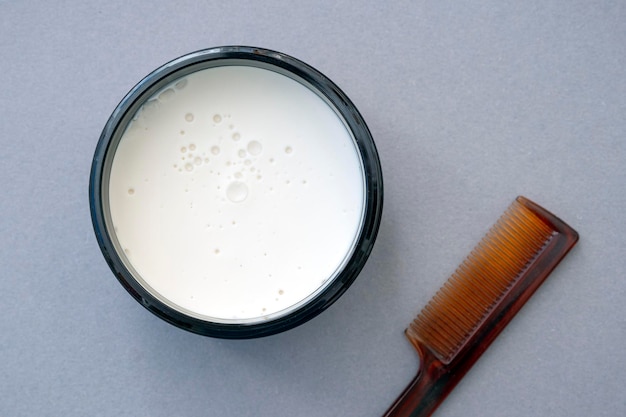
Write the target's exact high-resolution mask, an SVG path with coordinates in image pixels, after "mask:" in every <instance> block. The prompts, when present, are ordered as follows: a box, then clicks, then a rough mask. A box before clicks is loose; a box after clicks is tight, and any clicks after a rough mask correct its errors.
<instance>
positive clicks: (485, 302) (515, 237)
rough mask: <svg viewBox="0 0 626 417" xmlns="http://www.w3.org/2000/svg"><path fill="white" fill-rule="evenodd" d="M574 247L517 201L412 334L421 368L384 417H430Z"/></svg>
mask: <svg viewBox="0 0 626 417" xmlns="http://www.w3.org/2000/svg"><path fill="white" fill-rule="evenodd" d="M577 241H578V233H576V231H575V230H574V229H572V228H571V227H569V226H568V225H567V224H565V223H564V222H563V221H562V220H561V219H559V218H558V217H556V216H554V215H553V214H552V213H550V212H548V211H547V210H545V209H544V208H542V207H540V206H539V205H537V204H535V203H533V202H532V201H530V200H528V199H526V198H524V197H518V198H517V199H516V201H515V202H513V204H512V205H511V206H510V207H509V209H508V210H507V211H506V212H505V213H504V215H502V217H501V218H500V219H499V220H498V222H497V223H496V224H495V225H494V226H493V227H492V228H491V229H490V230H489V232H488V233H487V235H486V236H485V237H484V238H483V240H482V241H481V242H480V243H479V244H478V245H477V246H476V248H475V249H474V250H473V251H472V253H471V254H470V255H469V256H468V258H467V259H466V260H465V261H464V262H463V263H462V264H461V266H460V267H459V268H458V269H457V271H456V272H455V273H454V274H453V275H452V276H451V277H450V279H449V280H448V282H446V284H445V285H444V286H443V287H442V288H441V289H440V290H439V292H437V294H436V295H435V296H434V297H433V299H432V300H431V301H430V302H429V303H428V305H427V306H426V307H425V308H424V309H423V310H422V312H421V313H420V314H419V315H418V316H417V318H416V319H415V320H414V321H413V322H412V323H411V325H410V326H409V328H408V329H407V331H406V335H407V337H408V338H409V340H410V341H411V343H412V344H413V346H415V348H416V350H417V351H418V354H419V356H420V361H421V366H420V370H419V373H418V375H417V376H416V377H415V379H414V380H413V381H412V382H411V383H410V384H409V386H408V387H407V388H406V389H405V390H404V392H403V393H402V394H401V395H400V397H398V399H397V400H396V402H395V403H394V404H393V405H392V406H391V407H390V408H389V410H388V411H387V412H386V413H385V417H405V416H411V417H426V416H430V415H431V414H432V413H433V412H434V411H435V409H436V408H437V407H438V406H439V404H441V402H442V401H443V400H444V399H445V397H446V396H447V395H448V394H449V393H450V391H452V389H453V388H454V387H455V386H456V384H457V383H458V382H459V381H460V380H461V378H462V377H463V376H464V375H465V374H466V373H467V371H468V370H469V369H470V368H471V367H472V365H473V364H474V363H475V362H476V361H477V360H478V358H479V357H480V356H481V355H482V353H483V352H484V351H485V350H486V349H487V348H488V347H489V345H490V344H491V342H493V340H494V339H495V338H496V337H497V336H498V334H499V333H500V332H501V331H502V329H503V328H504V327H505V326H506V325H507V324H508V323H509V322H510V321H511V319H512V318H513V317H514V316H515V314H516V313H517V312H518V311H519V310H520V309H521V308H522V306H523V305H524V303H526V301H527V300H528V299H529V298H530V296H531V295H532V294H533V293H534V292H535V290H536V289H537V288H538V287H539V285H541V283H542V282H543V281H545V279H546V278H547V277H548V275H549V274H550V272H552V270H553V269H554V268H555V267H556V266H557V265H558V263H559V262H560V261H561V259H563V257H564V256H565V255H566V254H567V253H568V252H569V250H570V249H571V248H572V247H573V246H574V245H575V244H576V242H577Z"/></svg>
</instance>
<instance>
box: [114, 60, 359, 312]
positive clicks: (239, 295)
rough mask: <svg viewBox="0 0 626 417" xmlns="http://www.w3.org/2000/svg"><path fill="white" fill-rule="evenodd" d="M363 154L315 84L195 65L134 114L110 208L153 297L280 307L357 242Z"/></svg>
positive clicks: (181, 303)
mask: <svg viewBox="0 0 626 417" xmlns="http://www.w3.org/2000/svg"><path fill="white" fill-rule="evenodd" d="M364 188H365V185H364V176H363V168H362V163H361V159H360V157H359V154H358V151H357V149H356V145H355V143H354V140H353V139H352V136H351V134H350V133H349V131H348V129H347V128H346V126H345V125H344V123H343V121H342V120H341V119H340V117H338V116H337V114H336V113H335V112H334V111H333V110H332V109H331V108H330V107H329V105H328V104H327V103H326V102H325V101H324V100H322V99H321V98H320V97H319V96H318V95H317V94H315V93H314V92H312V91H311V90H310V89H308V88H307V87H305V86H304V85H302V84H300V83H298V82H297V81H294V80H293V79H291V78H289V77H287V76H284V75H281V74H278V73H276V72H273V71H270V70H266V69H261V68H256V67H248V66H223V67H216V68H210V69H205V70H201V71H198V72H195V73H192V74H189V75H187V76H186V77H185V78H183V79H179V80H177V81H175V82H173V83H172V84H171V85H169V86H166V87H165V88H163V89H162V90H161V91H159V92H158V93H157V94H155V95H154V97H152V98H151V99H150V100H148V101H147V102H146V103H145V104H144V105H143V106H142V108H141V109H140V110H139V111H138V112H137V114H136V115H135V117H134V118H133V121H132V122H131V124H130V125H129V126H128V128H127V129H126V131H125V132H124V134H123V136H122V138H121V140H120V143H119V146H118V147H117V150H116V152H115V156H114V159H113V163H112V167H111V174H110V182H109V196H108V197H109V205H110V213H111V219H112V222H113V225H114V230H115V234H116V237H117V240H118V242H119V245H120V246H121V248H123V251H124V253H125V257H126V258H127V262H128V263H129V264H130V265H131V266H132V269H134V270H135V271H136V272H137V274H138V275H139V277H138V278H139V279H140V280H143V281H144V283H145V284H147V286H148V287H149V288H148V289H149V291H151V292H152V293H153V294H154V295H155V296H157V297H158V298H160V299H161V300H163V301H165V302H166V303H168V304H170V305H172V306H174V307H175V308H178V309H182V310H185V311H186V312H188V313H190V314H192V315H194V316H199V317H201V318H209V319H211V320H216V321H222V322H230V321H231V320H235V321H243V322H255V321H261V320H267V319H270V318H273V317H277V316H281V315H283V314H286V313H288V312H289V311H292V310H294V309H295V308H297V306H299V305H300V304H301V303H302V302H303V300H306V299H307V298H308V297H310V296H311V295H312V294H315V293H316V292H317V291H320V290H321V289H323V288H324V287H325V286H326V285H327V284H328V283H329V281H330V278H332V277H333V276H334V275H335V274H336V271H337V270H338V269H339V268H340V267H341V266H342V265H343V264H344V262H345V260H346V258H347V256H349V254H350V253H351V251H352V250H353V247H354V244H355V239H356V236H357V234H358V231H359V229H360V227H361V224H362V218H363V211H364V193H365V192H364Z"/></svg>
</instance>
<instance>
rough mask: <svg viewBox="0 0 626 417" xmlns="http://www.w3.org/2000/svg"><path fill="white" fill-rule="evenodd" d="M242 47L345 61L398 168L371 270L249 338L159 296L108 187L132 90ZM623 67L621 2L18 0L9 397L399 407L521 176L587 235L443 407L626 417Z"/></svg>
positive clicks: (128, 405)
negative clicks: (108, 223)
mask: <svg viewBox="0 0 626 417" xmlns="http://www.w3.org/2000/svg"><path fill="white" fill-rule="evenodd" d="M227 44H245V45H253V46H261V47H266V48H271V49H276V50H279V51H282V52H285V53H287V54H290V55H292V56H295V57H297V58H299V59H301V60H304V61H305V62H308V63H309V64H311V65H313V66H315V67H316V68H318V69H319V70H321V71H322V72H324V73H325V74H326V75H327V76H329V77H330V78H331V79H332V80H334V81H335V82H336V83H337V84H338V85H339V86H340V87H341V88H342V89H343V90H344V91H345V92H346V93H347V94H348V96H350V97H351V99H352V100H353V101H354V102H355V104H356V105H357V107H358V108H359V110H360V111H361V113H362V114H363V116H364V117H365V119H366V121H367V122H368V124H369V127H370V130H371V131H372V134H373V136H374V138H375V140H376V143H377V146H378V149H379V152H380V157H381V160H382V164H383V169H384V176H385V186H386V189H385V191H386V194H385V207H384V216H383V221H382V225H381V229H380V233H379V238H378V241H377V243H376V246H375V248H374V251H373V253H372V255H371V257H370V260H369V262H368V263H367V265H366V267H365V269H364V271H363V272H362V274H361V275H360V276H359V278H358V279H357V281H356V282H355V283H354V285H353V286H352V287H351V288H350V290H349V291H348V292H347V293H346V294H345V295H344V296H343V297H342V298H341V299H340V300H339V301H338V302H337V303H336V304H334V305H333V306H332V307H331V308H330V309H329V310H327V311H326V312H324V313H323V314H322V315H320V316H318V317H317V318H315V319H314V320H312V321H310V322H308V323H307V324H305V325H303V326H301V327H299V328H297V329H294V330H291V331H289V332H287V333H283V334H281V335H277V336H272V337H269V338H265V339H260V340H251V341H250V340H249V341H224V340H215V339H210V338H205V337H201V336H197V335H193V334H190V333H186V332H184V331H182V330H179V329H177V328H174V327H173V326H170V325H168V324H166V323H165V322H163V321H161V320H159V319H157V318H156V317H154V316H152V315H151V314H150V313H148V312H147V311H146V310H144V309H143V308H142V307H141V306H140V305H139V304H138V303H136V302H135V301H134V300H133V299H132V298H131V297H130V296H129V295H128V294H127V293H126V292H125V291H124V290H123V288H122V287H121V286H120V285H119V284H118V283H117V281H116V280H115V278H114V277H113V275H112V274H111V272H110V271H109V269H108V267H107V265H106V263H105V261H104V259H103V257H102V255H101V253H100V250H99V248H98V245H97V243H96V240H95V238H94V235H93V231H92V227H91V221H90V216H89V206H88V199H87V185H88V176H89V169H90V164H91V158H92V155H93V151H94V148H95V146H96V142H97V140H98V137H99V135H100V132H101V130H102V127H103V126H104V123H105V122H106V120H107V118H108V116H109V115H110V113H111V111H112V110H113V109H114V107H115V106H116V104H117V103H118V101H119V100H120V99H121V98H122V97H123V96H124V94H125V93H126V92H127V91H128V90H129V89H130V88H131V87H132V86H133V85H134V84H135V83H136V82H138V81H139V80H140V79H141V78H143V77H144V76H145V75H146V74H147V73H149V72H150V71H152V70H153V69H154V68H156V67H158V66H160V65H161V64H163V63H165V62H167V61H169V60H171V59H173V58H176V57H178V56H180V55H183V54H185V53H188V52H191V51H194V50H197V49H202V48H207V47H211V46H218V45H227ZM625 65H626V6H625V3H624V2H623V1H622V2H617V1H596V2H590V1H545V0H543V1H524V2H520V1H505V2H503V1H471V2H435V1H418V2H408V1H398V2H387V3H383V2H374V1H368V2H357V1H354V0H351V1H343V0H335V1H318V2H306V3H305V2H302V3H299V2H292V1H283V2H281V1H271V2H254V1H232V2H227V1H219V2H215V1H211V2H192V1H168V2H162V1H150V2H132V3H131V2H127V1H118V0H110V1H106V2H101V1H97V2H96V1H81V2H78V1H75V2H68V1H54V2H36V1H6V0H0V75H1V77H2V78H1V85H2V88H1V90H0V91H1V92H0V128H1V131H0V158H1V159H0V191H1V196H2V197H1V199H0V312H1V314H0V415H2V416H120V415H128V416H376V415H380V414H381V413H383V412H384V411H385V409H386V408H387V407H388V406H389V405H390V403H391V402H392V401H393V400H394V399H395V398H396V396H397V395H398V394H399V393H400V392H401V391H402V389H403V388H404V387H405V385H406V384H407V383H408V382H409V380H410V379H411V378H412V376H413V375H414V373H415V371H416V369H417V362H416V360H417V358H416V355H415V353H414V352H413V350H412V348H411V347H410V345H409V343H408V342H407V341H406V340H405V338H404V336H403V331H404V329H405V328H406V326H407V325H408V323H409V322H410V321H411V320H412V319H413V317H414V316H415V315H416V314H417V313H418V312H419V310H420V309H421V308H422V307H423V306H424V305H425V303H426V302H427V301H428V300H429V299H430V297H431V296H432V295H433V294H434V293H435V291H436V290H437V288H438V287H439V286H440V285H441V284H443V282H444V281H445V280H446V279H447V278H448V276H449V275H450V273H452V272H453V270H454V269H455V268H456V266H457V265H458V264H459V263H460V262H461V260H462V259H463V258H464V257H465V256H466V255H467V254H468V253H469V251H470V250H471V249H472V247H473V246H474V244H475V243H477V242H478V240H479V239H480V238H481V237H482V235H483V234H484V233H485V232H486V230H487V229H488V228H489V227H490V226H491V225H492V224H493V222H494V221H495V220H496V218H497V217H498V216H499V215H500V214H501V213H502V212H503V210H504V209H505V208H506V207H507V206H508V205H509V203H510V202H511V201H512V200H513V199H514V197H515V196H516V195H518V194H523V195H526V196H527V197H529V198H531V199H533V200H535V201H536V202H538V203H539V204H542V205H544V206H545V207H546V208H548V209H550V210H551V211H553V212H554V213H556V214H557V215H559V216H560V217H562V218H563V219H564V220H566V221H567V222H568V223H570V224H571V225H572V226H573V227H575V228H576V229H577V230H578V231H579V232H580V235H581V241H580V242H579V244H578V246H577V247H576V248H575V249H574V250H573V251H572V252H571V253H570V255H569V256H568V257H567V258H566V259H565V260H564V262H563V263H562V264H561V265H560V266H559V268H558V269H557V270H556V271H555V272H554V273H553V275H552V276H551V277H550V278H549V279H548V281H547V282H546V283H545V284H544V285H543V286H542V287H541V288H540V290H539V291H538V292H537V293H536V294H535V296H534V297H533V298H532V299H531V300H530V302H529V303H528V304H527V305H526V306H525V308H524V309H523V310H522V311H521V312H520V314H519V315H518V316H517V317H516V319H515V320H514V321H513V322H512V323H511V324H510V325H509V326H508V327H507V328H506V329H505V331H504V332H503V333H502V334H501V335H500V337H499V338H498V339H497V340H496V342H495V343H494V344H493V345H492V347H491V348H490V349H489V350H488V351H487V353H486V354H485V355H484V356H483V357H482V359H481V360H480V361H479V362H478V363H477V364H476V366H475V367H474V368H473V369H472V370H471V371H470V373H469V374H468V375H467V376H466V377H465V379H464V380H463V381H462V382H461V384H460V385H459V386H458V387H457V388H456V390H455V391H454V392H453V393H452V395H451V396H450V397H449V398H448V400H447V401H446V402H444V404H443V405H442V406H441V408H440V409H439V410H438V412H437V413H436V415H437V416H439V417H444V416H461V415H462V416H468V417H469V416H481V417H487V416H570V417H571V416H580V417H586V416H591V415H593V416H624V415H626V397H625V396H624V386H626V353H625V350H624V344H625V343H626V303H625V302H624V301H625V300H624V299H625V295H626V283H625V281H624V280H625V276H626V268H625V266H626V260H625V256H624V255H625V252H626V238H625V237H624V235H625V232H626V230H625V229H626V213H625V206H626V192H625V189H624V183H625V182H626V164H625V163H626V143H625V140H626V70H625Z"/></svg>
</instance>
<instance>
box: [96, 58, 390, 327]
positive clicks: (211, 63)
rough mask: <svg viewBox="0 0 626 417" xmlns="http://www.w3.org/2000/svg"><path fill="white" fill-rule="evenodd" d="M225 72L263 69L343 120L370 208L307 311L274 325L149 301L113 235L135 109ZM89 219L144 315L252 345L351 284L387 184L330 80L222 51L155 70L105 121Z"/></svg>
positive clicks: (288, 62)
mask: <svg viewBox="0 0 626 417" xmlns="http://www.w3.org/2000/svg"><path fill="white" fill-rule="evenodd" d="M223 65H247V66H253V67H261V68H265V69H270V70H273V71H275V72H278V73H280V74H282V75H286V76H288V77H290V78H292V79H294V80H296V81H298V82H300V83H302V84H304V85H305V86H307V87H308V88H310V89H311V90H312V91H314V92H315V93H317V94H318V96H320V97H321V98H323V99H324V100H325V101H326V102H327V103H328V104H329V105H330V106H331V107H332V108H334V109H335V111H336V112H337V113H338V114H339V115H340V116H341V117H342V118H343V120H344V123H345V124H346V126H347V127H348V128H349V130H350V131H351V133H352V135H353V138H354V141H355V144H356V146H357V148H358V152H359V154H360V157H361V162H362V166H363V170H364V173H363V174H364V180H365V205H364V214H363V216H364V217H363V221H362V225H361V229H360V231H359V234H358V237H357V239H356V242H355V245H354V250H353V251H352V254H351V255H350V256H349V258H348V260H347V262H345V264H344V267H343V269H342V270H341V271H340V272H339V273H338V274H336V275H335V277H334V278H333V281H332V282H331V283H330V284H329V285H327V286H326V287H325V288H324V290H323V291H321V292H319V293H318V294H317V295H316V296H314V297H313V298H312V299H310V300H309V301H308V302H307V303H305V304H304V305H301V306H300V307H299V308H297V309H295V310H294V311H291V312H289V313H288V314H286V315H284V316H281V317H278V318H276V319H273V320H267V321H261V322H254V323H220V322H213V321H207V320H203V319H200V318H198V317H194V316H191V315H189V314H185V313H184V312H182V311H179V310H177V309H175V308H173V307H172V306H169V305H167V304H166V303H164V302H163V301H161V300H159V299H158V298H157V297H155V296H154V295H153V294H151V293H150V292H149V291H148V290H147V289H146V288H144V286H143V285H142V284H141V283H140V282H139V281H138V280H136V279H135V278H134V276H133V274H132V273H131V272H130V271H129V269H128V268H127V267H126V266H125V264H124V262H123V260H122V259H121V257H120V255H119V254H118V251H117V250H116V247H115V244H114V242H113V238H112V236H111V233H110V231H109V230H108V227H107V223H106V217H107V212H106V208H105V204H103V203H104V198H103V186H104V184H105V182H106V181H108V180H107V179H106V178H105V175H106V173H107V169H110V164H111V161H112V159H113V158H112V156H113V154H114V153H115V152H114V151H115V145H116V144H114V142H115V140H116V138H117V141H119V138H120V136H121V134H122V133H123V130H124V129H125V127H126V126H127V125H128V123H129V121H130V118H131V117H132V115H133V114H134V111H135V109H137V108H138V106H140V105H141V104H143V103H144V102H145V101H146V100H147V99H148V98H149V97H151V96H152V95H153V94H154V93H156V92H157V91H158V90H159V89H161V88H162V87H163V86H165V85H166V84H168V83H170V82H171V81H173V80H174V79H177V78H180V77H182V76H184V75H187V74H189V73H192V72H195V71H198V70H202V69H207V68H211V67H215V66H223ZM89 204H90V209H91V219H92V223H93V228H94V232H95V235H96V239H97V240H98V244H99V246H100V249H101V251H102V254H103V255H104V258H105V260H106V262H107V263H108V265H109V267H110V268H111V270H112V271H113V273H114V275H115V276H116V277H117V279H118V281H119V282H120V283H121V284H122V286H123V287H124V288H125V289H126V290H127V291H128V292H129V293H130V294H131V295H132V296H133V297H134V298H135V299H136V300H137V301H138V302H139V303H140V304H142V305H143V306H144V307H145V308H146V309H148V310H149V311H151V312H152V313H153V314H155V315H157V316H158V317H160V318H161V319H163V320H165V321H167V322H169V323H171V324H173V325H175V326H178V327H180V328H182V329H185V330H188V331H190V332H194V333H198V334H201V335H205V336H211V337H218V338H225V339H248V338H256V337H262V336H268V335H271V334H275V333H279V332H283V331H285V330H288V329H291V328H293V327H296V326H298V325H300V324H302V323H304V322H306V321H308V320H310V319H312V318H313V317H315V316H317V315H318V314H320V313H321V312H322V311H324V310H325V309H326V308H328V307H329V306H330V305H331V304H333V303H334V302H335V301H336V300H337V299H338V298H339V297H340V296H341V295H342V294H343V293H344V292H345V291H346V290H347V289H348V287H349V286H350V285H351V284H352V283H353V282H354V280H355V279H356V277H357V275H358V274H359V273H360V271H361V270H362V268H363V266H364V265H365V262H366V260H367V258H368V256H369V254H370V252H371V250H372V248H373V245H374V241H375V239H376V235H377V233H378V229H379V226H380V220H381V216H382V204H383V178H382V169H381V166H380V159H379V157H378V152H377V150H376V146H375V144H374V140H373V138H372V135H371V133H370V131H369V129H368V128H367V125H366V124H365V121H364V120H363V117H362V116H361V114H360V113H359V112H358V110H357V108H356V107H355V106H354V104H353V103H352V102H351V101H350V99H349V98H348V97H347V96H346V95H345V94H344V93H343V92H342V91H341V90H340V89H339V87H337V86H336V85H335V84H334V83H333V82H332V81H331V80H330V79H328V78H327V77H326V76H324V75H323V74H322V73H321V72H319V71H318V70H316V69H315V68H313V67H311V66H310V65H308V64H306V63H304V62H302V61H300V60H298V59H296V58H293V57H291V56H289V55H286V54H284V53H280V52H276V51H272V50H268V49H262V48H256V47H250V46H221V47H215V48H210V49H203V50H200V51H196V52H192V53H190V54H187V55H184V56H182V57H179V58H177V59H174V60H172V61H170V62H168V63H166V64H165V65H163V66H161V67H159V68H158V69H156V70H154V71H153V72H152V73H150V74H149V75H147V76H146V77H145V78H144V79H143V80H141V81H140V82H139V83H138V84H137V85H135V86H134V87H133V88H132V89H131V90H130V91H129V92H128V94H127V95H126V96H125V97H124V98H123V99H122V100H121V102H120V103H119V104H118V105H117V107H116V108H115V110H114V111H113V113H112V114H111V116H110V118H109V120H108V121H107V123H106V125H105V127H104V129H103V131H102V134H101V136H100V139H99V141H98V144H97V146H96V150H95V153H94V157H93V161H92V166H91V174H90V180H89Z"/></svg>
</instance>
